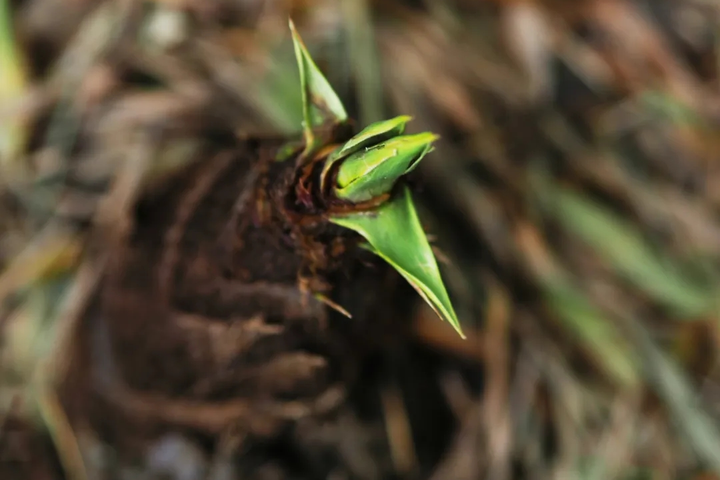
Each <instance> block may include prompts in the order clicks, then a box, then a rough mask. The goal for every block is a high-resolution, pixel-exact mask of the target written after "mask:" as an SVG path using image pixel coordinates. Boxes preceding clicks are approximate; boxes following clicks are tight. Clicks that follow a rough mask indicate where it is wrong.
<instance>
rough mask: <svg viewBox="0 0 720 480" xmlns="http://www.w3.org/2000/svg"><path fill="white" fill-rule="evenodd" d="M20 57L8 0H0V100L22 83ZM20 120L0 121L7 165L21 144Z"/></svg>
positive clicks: (0, 157)
mask: <svg viewBox="0 0 720 480" xmlns="http://www.w3.org/2000/svg"><path fill="white" fill-rule="evenodd" d="M26 82H27V79H26V73H25V66H24V64H23V59H22V56H21V54H20V52H19V51H18V49H17V45H16V43H15V35H14V29H13V25H12V15H11V11H10V5H9V1H8V0H0V104H3V103H4V102H7V101H13V100H17V99H18V98H19V96H20V94H21V93H22V92H23V91H24V89H25V86H26ZM25 137H26V132H25V126H24V125H23V123H22V121H16V120H10V121H7V122H5V123H3V124H1V125H0V161H2V162H3V166H4V167H6V168H8V167H11V166H15V165H11V164H10V162H15V161H16V160H17V159H16V157H17V155H18V154H19V153H20V151H21V149H22V148H23V146H24V145H25V141H26V138H25Z"/></svg>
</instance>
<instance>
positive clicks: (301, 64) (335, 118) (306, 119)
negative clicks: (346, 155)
mask: <svg viewBox="0 0 720 480" xmlns="http://www.w3.org/2000/svg"><path fill="white" fill-rule="evenodd" d="M290 30H291V32H292V37H293V45H294V47H295V57H296V58H297V63H298V68H299V70H300V87H301V89H302V101H303V132H304V134H305V140H306V147H305V148H306V152H307V151H309V150H311V149H312V148H314V142H315V136H314V134H313V128H314V127H317V126H320V125H322V124H323V123H324V122H325V121H327V120H330V121H332V122H336V123H341V122H344V121H345V120H347V113H346V112H345V107H344V106H343V104H342V102H341V101H340V98H339V97H338V96H337V94H336V93H335V90H333V88H332V86H330V83H329V82H328V81H327V79H326V78H325V76H324V75H323V74H322V72H321V71H320V69H319V68H318V67H317V65H315V62H314V61H313V59H312V57H311V56H310V54H309V53H308V51H307V48H305V44H304V43H303V41H302V39H301V38H300V35H299V34H298V32H297V30H296V29H295V24H294V23H293V21H292V20H290Z"/></svg>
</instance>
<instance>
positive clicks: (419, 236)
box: [330, 186, 465, 338]
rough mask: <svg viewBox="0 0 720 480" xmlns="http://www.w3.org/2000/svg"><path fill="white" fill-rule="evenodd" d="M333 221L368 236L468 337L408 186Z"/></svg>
mask: <svg viewBox="0 0 720 480" xmlns="http://www.w3.org/2000/svg"><path fill="white" fill-rule="evenodd" d="M330 221H332V222H333V223H336V224H338V225H340V226H343V227H345V228H349V229H351V230H354V231H356V232H357V233H359V234H360V235H362V236H363V237H365V239H366V240H367V241H368V242H369V243H370V247H371V249H372V251H373V252H374V253H375V254H377V255H378V256H379V257H381V258H382V259H384V260H385V261H386V262H388V263H389V264H390V265H392V266H393V268H395V270H397V271H398V272H399V273H400V274H401V275H402V276H403V277H405V279H406V280H407V281H408V282H409V283H410V284H411V285H412V286H413V287H414V288H415V290H417V292H418V293H419V294H420V295H421V296H422V297H423V298H424V299H425V301H426V302H427V303H428V304H429V305H430V306H431V307H432V308H433V310H435V312H436V313H437V314H438V315H439V316H440V318H442V319H443V320H447V321H448V322H449V323H450V324H451V325H452V326H453V327H454V328H455V330H456V331H457V332H458V333H459V334H460V336H461V337H462V338H465V335H464V334H463V332H462V328H461V327H460V322H459V321H458V319H457V316H456V315H455V310H454V309H453V306H452V304H451V303H450V298H449V297H448V294H447V291H446V290H445V285H444V284H443V281H442V278H441V276H440V270H439V268H438V265H437V262H436V261H435V256H434V255H433V252H432V249H431V247H430V244H429V243H428V240H427V237H426V236H425V232H424V231H423V229H422V226H421V225H420V219H419V218H418V215H417V212H416V211H415V205H414V204H413V200H412V196H411V195H410V189H409V188H408V187H407V186H405V187H403V191H402V193H401V194H400V195H398V196H397V197H395V198H393V199H392V200H390V201H388V202H386V203H384V204H383V205H381V206H380V207H379V208H378V209H377V210H374V211H372V212H362V213H353V214H350V215H342V216H336V217H332V218H331V219H330Z"/></svg>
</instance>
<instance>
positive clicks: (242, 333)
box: [63, 140, 453, 479]
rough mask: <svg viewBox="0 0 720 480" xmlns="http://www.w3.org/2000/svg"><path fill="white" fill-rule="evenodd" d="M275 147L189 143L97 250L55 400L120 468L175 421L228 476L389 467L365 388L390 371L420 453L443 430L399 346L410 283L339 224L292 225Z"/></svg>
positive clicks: (441, 417)
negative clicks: (121, 234)
mask: <svg viewBox="0 0 720 480" xmlns="http://www.w3.org/2000/svg"><path fill="white" fill-rule="evenodd" d="M281 145H282V142H278V141H276V140H263V141H254V140H250V141H246V142H243V143H242V144H241V145H240V146H239V147H237V148H232V149H227V148H222V149H217V150H216V151H212V150H209V151H205V152H203V154H202V156H201V157H200V161H198V162H195V163H194V164H192V165H191V166H189V167H188V168H187V169H184V170H183V171H181V172H179V173H178V174H176V175H174V176H173V177H171V178H169V179H168V180H167V182H166V183H165V184H164V185H163V186H161V187H158V188H155V189H154V190H153V191H152V192H150V193H148V194H147V195H146V196H145V197H144V198H142V199H141V201H140V202H138V205H137V208H136V215H135V219H134V221H135V226H134V230H133V233H132V235H131V236H130V237H129V239H128V241H127V242H126V243H125V244H124V245H123V246H122V247H121V248H120V249H119V250H118V251H117V252H113V253H112V256H111V259H110V261H109V266H108V269H107V273H106V275H105V277H104V279H103V282H102V284H101V286H100V288H99V289H98V292H97V294H96V296H95V298H94V301H93V302H92V304H91V305H90V306H89V308H88V310H87V312H86V318H85V320H84V323H83V325H82V327H81V330H80V335H79V338H78V349H77V352H76V355H75V359H74V361H75V363H74V365H73V366H72V368H71V372H72V374H71V376H70V378H68V380H67V382H66V384H65V388H64V390H63V391H64V395H63V398H64V403H65V405H66V408H67V411H68V414H69V416H70V418H71V420H72V422H73V423H74V424H75V425H86V426H89V427H90V430H92V431H94V432H95V434H96V435H98V436H99V440H100V441H101V442H102V443H103V444H106V445H109V446H110V447H112V449H113V450H114V451H115V452H116V455H117V456H118V457H119V458H121V459H123V461H122V462H121V463H122V464H123V465H125V464H127V465H132V464H134V463H138V462H139V464H143V462H148V461H150V460H148V459H149V458H151V457H152V455H150V453H148V452H153V451H154V448H155V447H157V445H164V443H163V442H165V441H168V440H167V439H168V438H175V437H168V435H179V436H180V437H178V438H181V439H182V442H190V443H191V444H192V445H196V447H197V448H198V449H199V450H200V451H201V454H199V455H200V457H201V458H215V457H216V456H217V455H218V451H222V452H224V453H223V455H225V457H223V458H225V460H223V462H225V463H224V464H226V465H231V466H232V469H233V471H236V474H237V475H239V476H237V477H231V478H243V479H245V478H263V479H264V478H298V479H300V478H303V479H315V478H317V479H321V478H322V479H324V478H329V477H328V475H331V474H333V475H339V476H337V477H332V478H358V479H361V478H393V477H394V476H395V475H396V472H395V470H396V467H395V466H394V465H393V462H392V459H391V457H390V451H391V450H390V448H389V446H388V445H387V438H386V435H385V431H384V427H383V425H384V418H383V416H384V415H385V413H386V412H384V410H383V405H382V402H381V401H379V400H380V398H379V397H380V394H381V391H382V389H383V388H385V387H384V386H386V385H388V382H391V380H392V379H393V378H395V375H396V372H398V373H399V371H402V373H401V374H400V375H399V376H402V377H403V378H405V379H406V380H405V381H406V382H407V383H408V385H404V386H403V390H407V389H410V391H409V398H414V397H415V396H416V395H419V396H421V397H422V398H423V401H422V402H420V403H415V402H413V401H410V403H409V404H408V408H409V409H410V411H409V416H410V418H415V419H420V418H421V419H423V422H422V425H424V426H428V425H430V427H432V428H430V427H428V428H430V431H428V432H427V433H432V435H433V439H432V440H431V441H429V443H428V440H426V439H425V440H422V441H420V444H419V446H418V451H420V452H425V451H426V452H427V456H426V458H424V459H423V463H428V466H429V465H432V464H433V463H434V461H437V460H438V458H439V453H440V452H442V450H443V448H441V445H439V444H444V443H445V442H449V433H450V432H449V429H451V428H452V425H453V424H452V418H451V415H450V414H449V411H448V407H447V406H446V405H445V404H444V400H443V399H442V396H441V395H440V393H439V390H438V387H437V385H436V381H435V379H434V378H433V376H432V372H429V371H425V372H423V371H422V370H423V369H422V368H420V367H417V361H418V359H417V358H415V359H414V360H412V361H411V360H410V358H411V357H416V356H417V352H414V351H413V350H412V348H411V344H410V343H409V340H408V339H409V335H408V329H409V325H410V323H409V321H410V318H411V305H412V304H413V303H414V301H415V300H416V298H415V293H414V292H413V291H412V290H411V289H410V288H409V287H408V286H407V285H406V283H405V282H404V280H402V279H401V278H400V276H399V275H398V274H396V273H395V272H394V271H393V270H392V269H390V268H389V267H388V266H387V265H386V264H384V263H383V262H381V261H379V259H378V258H377V257H375V256H373V255H371V254H370V253H369V252H367V251H366V250H364V249H362V248H359V246H358V242H359V240H360V239H359V238H358V237H357V236H356V235H355V234H354V233H352V232H350V231H347V230H344V229H340V228H339V227H336V226H334V225H332V224H329V223H328V222H326V221H317V220H313V221H312V222H297V220H298V218H300V217H298V212H297V211H288V208H289V207H290V208H292V202H290V203H289V202H288V201H287V199H288V197H290V198H292V195H288V192H292V188H293V186H294V184H293V181H294V180H295V179H296V174H295V172H296V166H295V165H294V163H293V161H291V160H288V161H285V162H276V161H274V158H275V155H276V153H277V150H278V148H279V147H280V146H281ZM309 287H312V288H313V290H314V291H318V290H319V291H322V292H323V294H324V295H325V296H326V297H327V298H329V299H331V300H332V302H335V303H336V304H338V305H341V306H342V307H343V308H344V309H345V310H347V311H349V312H351V314H352V318H347V317H345V316H344V315H342V314H341V313H340V312H339V311H337V310H336V309H334V308H332V307H331V306H329V305H327V304H326V303H323V302H322V301H321V300H319V299H317V298H315V297H313V296H311V295H309V294H308V292H307V289H308V288H309ZM422 356H425V354H424V353H421V357H420V358H421V359H422ZM410 365H412V368H410ZM425 365H427V366H428V367H430V365H431V364H430V363H427V362H426V363H425ZM416 370H418V371H419V372H418V373H413V372H415V371H416ZM429 415H431V416H432V417H433V418H437V422H438V424H440V425H445V427H444V428H440V429H435V428H434V427H435V426H437V425H435V424H434V422H430V423H428V422H427V418H428V416H429ZM443 431H447V435H448V436H447V438H446V437H445V436H443V435H438V432H443ZM416 433H417V434H418V436H419V437H420V438H425V435H424V434H423V432H422V430H420V431H418V432H416ZM229 437H230V438H234V439H236V440H237V441H236V442H235V443H234V444H233V445H234V446H233V447H232V448H231V449H230V451H227V448H226V447H223V445H224V443H223V442H224V440H223V439H227V438H229ZM171 443H172V442H171ZM153 446H155V447H153ZM158 448H159V447H158ZM168 448H169V447H168ZM223 449H225V450H223ZM363 459H364V460H363ZM207 462H209V460H208V461H207ZM368 462H370V463H368ZM201 463H202V462H201ZM113 468H115V467H113ZM113 468H110V467H107V466H105V467H104V469H105V470H104V471H105V474H107V475H109V474H110V472H111V471H113ZM148 468H149V467H147V465H146V466H145V469H146V470H147V469H148ZM228 468H229V467H228ZM101 470H102V469H101ZM415 473H416V474H417V473H419V472H415ZM108 478H112V476H111V475H110V476H109V477H108ZM178 478H179V477H178Z"/></svg>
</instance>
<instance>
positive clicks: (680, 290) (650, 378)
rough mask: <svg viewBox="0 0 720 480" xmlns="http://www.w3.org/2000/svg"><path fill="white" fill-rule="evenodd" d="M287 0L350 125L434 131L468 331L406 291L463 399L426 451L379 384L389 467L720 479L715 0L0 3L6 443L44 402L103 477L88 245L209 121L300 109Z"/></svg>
mask: <svg viewBox="0 0 720 480" xmlns="http://www.w3.org/2000/svg"><path fill="white" fill-rule="evenodd" d="M289 17H291V18H293V20H294V21H295V23H296V25H297V26H298V29H299V31H300V33H301V34H302V36H303V39H304V40H305V43H306V44H307V46H308V48H309V49H310V51H311V53H312V55H313V58H314V59H315V60H316V62H317V63H318V65H319V67H320V68H321V69H322V70H323V71H324V72H325V74H326V75H327V77H328V79H329V81H330V82H331V84H332V85H333V86H334V87H335V90H336V91H337V92H338V94H339V95H340V96H341V98H342V99H343V101H344V102H345V105H346V107H347V108H348V110H349V114H350V116H351V117H353V118H355V119H357V121H358V124H359V125H365V124H367V123H369V122H372V121H377V120H380V119H384V118H389V117H390V116H393V115H400V114H408V115H411V116H413V118H414V120H413V121H412V122H410V124H408V133H416V132H421V131H432V132H437V133H439V134H440V135H441V137H442V138H441V140H440V141H438V142H437V144H436V149H435V151H434V152H433V153H432V154H431V155H430V156H429V157H428V158H427V159H426V160H425V161H423V163H422V164H421V166H420V167H419V170H418V171H417V172H416V173H415V174H414V177H415V178H414V180H415V183H416V188H417V192H418V193H417V195H418V196H417V198H418V199H419V201H420V202H421V207H422V211H421V214H422V218H423V219H424V220H425V221H426V229H427V231H428V232H430V233H431V234H432V238H433V241H434V243H435V246H436V248H437V251H438V255H439V256H440V257H441V258H442V259H443V262H442V263H443V265H442V268H443V271H444V275H445V276H446V278H447V279H448V283H449V289H450V291H451V296H452V297H453V299H454V301H455V305H456V309H457V311H458V315H459V317H460V319H461V322H462V324H463V328H464V330H465V332H466V333H467V334H468V340H466V341H462V340H460V339H459V338H458V337H457V335H456V334H455V333H454V332H453V331H452V329H451V328H450V327H449V326H448V325H447V324H443V323H440V322H439V321H437V319H436V318H435V317H434V316H433V315H434V314H433V313H432V312H429V311H428V310H427V309H426V308H424V307H423V306H422V305H420V304H419V305H418V309H417V311H416V312H414V313H413V315H415V329H414V332H415V334H416V339H415V340H414V341H416V342H417V343H419V344H420V345H423V346H424V348H426V349H429V350H432V351H433V352H435V354H436V358H437V361H436V362H435V363H434V364H433V366H432V374H433V375H436V377H437V381H438V384H439V385H440V388H441V390H442V392H443V395H444V396H445V398H446V400H447V402H448V404H449V405H450V407H451V410H452V414H453V416H454V418H455V424H454V427H453V431H452V435H451V438H450V440H449V441H448V444H447V445H446V446H445V447H444V448H443V449H442V451H439V452H436V454H433V455H435V457H433V459H431V460H427V461H426V460H425V459H424V457H425V456H427V455H428V454H427V453H423V452H422V451H420V450H419V449H418V448H416V446H414V445H413V442H412V439H410V440H408V439H407V438H406V437H407V436H406V435H405V434H404V433H403V428H402V427H398V425H403V421H402V418H403V416H404V415H405V412H406V410H407V409H408V408H412V406H411V405H412V404H413V403H414V402H421V401H422V400H423V399H422V398H420V397H413V396H412V395H407V394H406V395H405V396H404V397H402V398H400V399H399V401H397V400H398V394H397V392H395V390H392V389H391V390H389V391H388V392H389V393H388V392H386V393H387V395H384V396H383V398H384V399H386V400H387V401H384V402H383V405H385V409H386V424H387V425H386V435H387V437H388V440H387V441H388V444H389V445H390V446H391V451H392V458H393V464H394V467H393V468H394V469H395V472H396V474H397V476H398V478H432V479H438V480H440V479H443V480H445V479H459V480H461V479H475V478H491V479H509V478H538V479H544V478H558V479H560V478H563V479H564V478H572V479H575V478H578V479H610V478H623V479H670V478H693V479H697V480H699V479H710V478H720V432H719V427H720V423H719V422H718V415H719V414H720V411H719V410H718V406H719V405H720V384H719V383H718V382H719V381H720V369H718V368H717V367H718V347H720V329H719V327H720V323H719V321H720V317H719V315H718V287H719V280H720V216H719V215H720V195H719V194H718V192H720V189H717V188H716V187H718V186H720V169H718V165H716V163H715V162H717V161H719V160H720V158H718V153H717V152H718V151H720V150H719V148H718V147H720V143H719V142H718V138H720V137H719V136H718V133H719V132H718V130H719V127H720V75H719V73H720V72H719V71H718V66H719V62H720V50H718V48H719V45H720V43H719V39H720V37H719V36H718V35H719V33H720V5H719V4H718V3H717V2H714V1H710V0H495V1H468V0H448V1H442V2H439V1H431V0H425V1H423V0H414V1H413V0H384V1H380V0H337V1H331V0H266V1H263V0H156V1H141V0H105V1H93V0H21V1H18V0H14V1H10V0H2V1H0V124H1V127H0V168H2V171H1V173H0V268H2V274H1V275H0V329H1V339H2V343H1V345H0V348H1V350H0V409H2V416H0V465H1V464H2V463H3V461H4V460H3V455H5V458H6V460H5V462H6V463H7V462H9V461H10V460H7V459H8V458H10V459H12V458H15V457H18V456H19V457H22V456H23V455H26V456H27V455H30V456H33V455H38V456H40V455H41V453H39V452H41V451H45V450H47V449H48V448H50V447H47V446H43V445H44V444H42V442H39V441H36V440H37V439H36V438H35V436H33V435H34V434H30V433H28V434H23V435H20V433H18V432H24V431H25V430H24V429H25V428H26V427H27V425H34V426H36V427H37V429H38V430H39V431H45V430H47V431H48V432H49V433H50V435H51V437H52V438H53V442H54V447H53V448H55V449H56V450H57V453H58V457H59V459H60V462H61V463H62V465H63V467H64V469H65V471H66V473H67V474H68V476H71V477H74V478H83V476H85V478H93V477H92V475H89V477H88V473H87V472H86V471H84V470H85V467H83V466H82V463H83V461H82V458H83V457H87V456H88V455H90V454H89V453H88V452H87V449H88V448H89V447H87V445H86V442H85V443H84V441H83V440H82V438H80V437H78V435H76V432H74V431H73V429H72V428H70V427H69V425H68V424H67V422H66V419H65V417H64V415H63V410H62V408H60V406H59V403H58V402H57V399H56V396H55V394H54V393H53V392H54V387H55V386H56V385H57V384H58V383H59V382H61V381H62V379H63V376H64V368H66V366H65V361H66V356H67V352H68V348H69V344H70V343H71V341H72V337H73V332H74V331H75V329H76V328H77V326H78V325H77V321H75V320H74V318H75V316H76V313H77V311H79V309H80V308H81V305H82V304H83V302H84V301H86V300H87V296H88V294H89V291H90V290H91V287H92V285H93V284H94V282H95V281H96V280H97V277H98V275H99V272H100V271H101V268H102V263H103V254H102V250H103V249H102V248H99V247H100V246H106V245H107V244H111V243H112V242H114V241H117V238H120V237H121V236H122V234H123V232H124V231H125V230H124V229H125V228H126V226H127V220H126V218H127V217H126V214H127V211H128V205H130V204H131V203H132V201H133V199H134V198H136V197H137V195H138V194H139V193H140V192H142V191H143V189H144V188H147V187H148V186H149V185H150V184H152V182H153V181H154V180H155V179H157V178H160V177H161V176H162V174H163V173H164V172H166V171H168V170H170V169H173V168H176V167H178V166H179V165H182V164H183V163H184V162H186V161H188V160H189V159H190V158H191V157H192V156H193V153H194V152H196V151H197V149H198V148H199V146H200V145H201V144H202V143H203V142H206V141H209V140H208V139H211V138H212V136H213V135H216V133H214V132H216V131H228V130H229V131H233V132H235V133H236V134H238V135H240V136H254V135H268V134H273V133H283V134H293V135H297V134H298V133H299V132H300V121H301V118H300V117H301V110H300V90H299V88H298V75H297V71H296V64H295V59H294V57H293V50H292V43H291V39H290V35H289V30H288V23H287V20H288V18H289ZM99 226H100V227H103V228H97V227H99ZM458 365H460V366H458ZM414 368H429V367H427V366H426V365H419V366H415V367H414ZM468 372H470V373H468ZM393 392H395V393H393ZM393 425H394V426H395V427H393ZM34 430H35V429H34V428H28V429H27V431H30V432H32V431H34ZM426 430H427V429H426ZM18 439H19V440H18ZM177 448H179V447H177ZM43 449H45V450H43ZM174 451H175V450H174ZM181 451H182V450H177V452H181ZM2 452H6V453H4V454H3V453H2ZM8 452H9V453H8ZM18 452H19V453H18ZM177 455H179V457H178V458H180V457H182V458H184V459H185V460H187V461H188V462H190V461H191V460H188V459H192V458H195V457H193V455H190V454H187V453H177ZM430 456H432V455H430ZM38 458H40V457H38ZM50 464H52V461H50V460H48V461H47V462H45V463H43V462H39V463H37V466H36V467H33V468H35V469H36V470H37V471H38V472H39V471H45V470H43V468H46V470H47V471H51V470H52V468H51V466H50ZM3 468H4V467H3ZM148 468H149V467H148ZM178 468H180V467H178ZM192 468H195V467H192ZM192 468H191V467H187V469H186V470H184V471H185V472H186V473H187V471H194V470H192ZM34 471H35V470H33V472H34ZM33 475H35V474H34V473H33ZM40 475H41V473H37V475H36V476H30V477H28V478H33V479H35V478H55V477H48V476H44V477H42V476H40ZM138 475H140V474H138ZM142 475H150V474H149V473H143V474H142ZM177 475H181V474H180V473H178V474H177ZM3 478H12V477H10V476H8V477H5V476H3ZM134 478H141V477H140V476H138V477H134ZM142 478H154V477H142ZM173 478H196V477H181V476H176V477H173ZM217 478H224V477H217ZM228 478H231V477H228ZM368 478H372V474H369V476H368Z"/></svg>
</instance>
